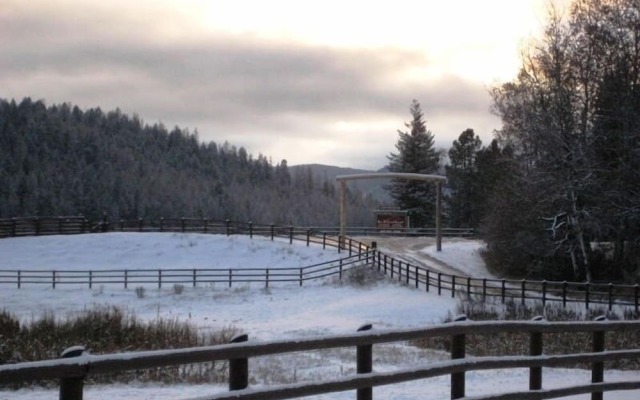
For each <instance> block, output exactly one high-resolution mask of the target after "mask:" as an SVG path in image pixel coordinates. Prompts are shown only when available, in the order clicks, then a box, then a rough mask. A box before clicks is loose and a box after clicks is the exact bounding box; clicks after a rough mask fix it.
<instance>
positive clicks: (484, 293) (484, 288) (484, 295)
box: [482, 278, 487, 301]
mask: <svg viewBox="0 0 640 400" xmlns="http://www.w3.org/2000/svg"><path fill="white" fill-rule="evenodd" d="M486 300H487V278H482V301H486Z"/></svg>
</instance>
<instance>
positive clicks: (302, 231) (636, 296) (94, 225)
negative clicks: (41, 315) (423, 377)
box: [0, 217, 640, 313]
mask: <svg viewBox="0 0 640 400" xmlns="http://www.w3.org/2000/svg"><path fill="white" fill-rule="evenodd" d="M14 224H16V225H15V226H21V227H22V228H20V229H18V230H17V231H16V230H14V228H13V226H14ZM16 229H17V228H16ZM357 229H364V230H363V231H361V233H362V232H365V231H366V230H367V229H369V228H357ZM112 231H119V232H185V233H187V232H192V233H196V232H198V233H212V234H224V235H238V234H243V235H249V236H250V237H253V236H254V235H255V236H264V237H269V238H271V239H272V240H274V239H275V238H276V237H277V238H285V239H287V240H288V241H289V243H293V241H294V240H296V241H305V242H306V244H307V245H310V244H312V243H313V244H320V245H322V246H323V248H327V247H332V248H336V249H337V250H338V253H342V252H344V253H345V256H344V257H352V256H353V255H354V254H357V255H359V257H362V255H363V254H365V253H366V254H367V259H366V262H367V263H371V265H373V266H374V268H377V269H378V270H379V271H382V272H384V273H385V274H386V275H388V276H389V277H390V278H392V279H397V280H399V281H402V282H403V283H405V284H406V285H409V286H413V287H415V288H423V289H425V290H426V291H435V292H437V293H438V294H439V295H447V294H450V295H451V296H452V297H455V295H456V294H464V295H467V296H472V297H475V298H478V299H481V300H482V301H484V300H486V299H487V298H499V299H500V301H501V302H502V303H506V302H507V301H516V302H521V303H523V304H524V303H526V302H527V301H538V302H541V303H542V304H547V303H549V302H555V303H561V304H562V305H563V306H565V307H566V306H567V304H571V303H573V304H576V303H581V304H584V306H585V308H587V309H589V308H590V307H591V306H592V305H606V306H607V307H608V308H609V309H612V308H613V306H614V305H623V306H631V307H633V308H634V309H635V312H636V313H638V312H640V285H638V284H636V285H620V284H613V283H598V282H567V281H562V282H558V281H530V280H510V279H487V278H474V277H469V276H460V275H452V274H445V273H441V272H438V271H434V270H431V269H429V268H426V267H424V266H419V265H414V264H410V263H407V262H404V261H402V260H398V259H395V258H393V257H391V256H388V255H385V254H383V253H381V252H379V251H377V250H376V248H375V244H372V245H371V246H370V245H368V244H365V243H363V242H360V241H358V240H355V239H352V238H345V241H344V243H343V244H342V245H341V243H340V240H339V237H338V236H336V234H337V232H338V228H332V227H320V228H317V227H306V228H300V227H293V226H279V225H274V224H270V225H267V224H256V223H252V222H238V221H230V220H225V221H216V220H210V219H207V218H160V219H157V220H143V219H137V220H119V221H116V222H111V221H109V220H108V219H107V218H104V219H103V220H102V221H99V222H90V221H87V220H86V219H84V217H35V218H11V219H4V220H0V237H6V236H11V234H13V233H15V235H14V236H27V235H37V234H40V235H45V234H58V233H63V234H65V233H67V234H70V233H87V232H112ZM368 232H373V231H368ZM7 233H9V235H8V234H7ZM390 234H391V233H390ZM369 258H370V259H369ZM336 262H337V260H336ZM275 270H276V269H275V268H271V269H269V270H268V272H267V269H266V268H265V269H262V272H258V271H253V273H250V272H247V274H253V275H256V276H251V277H245V279H251V281H255V282H263V283H265V284H267V282H274V280H273V279H271V278H272V277H273V276H272V273H276V272H275ZM131 271H134V270H129V271H128V272H125V270H120V272H119V274H120V275H121V276H122V275H123V274H129V273H131V274H135V273H134V272H131ZM150 271H152V272H150V274H158V275H163V274H165V273H164V272H159V271H158V270H157V269H156V270H150ZM164 271H167V272H166V274H168V275H172V274H174V273H172V272H168V271H169V270H164ZM198 271H201V270H196V276H198V275H199V272H198ZM202 271H203V272H202V274H203V275H202V277H203V279H204V278H211V279H214V278H215V281H216V282H217V281H220V282H222V281H223V280H224V279H223V278H222V277H220V276H217V275H219V274H223V275H225V276H226V275H229V274H231V275H232V279H233V276H234V275H238V280H233V282H236V281H238V282H239V279H241V277H240V275H241V273H240V272H239V270H238V272H237V273H236V271H235V270H232V271H231V272H229V270H228V269H227V270H221V271H223V272H220V273H218V272H215V273H214V272H209V273H210V274H211V275H214V274H215V275H216V277H213V276H210V277H207V276H206V275H207V274H208V272H205V271H206V270H202ZM282 273H285V274H286V273H287V272H282ZM288 273H290V274H294V272H291V271H290V272H288ZM29 274H31V272H29V271H26V270H21V271H18V270H13V271H7V270H5V271H0V284H2V283H5V284H12V285H16V286H18V287H20V286H21V285H22V284H25V283H27V282H28V283H37V282H40V281H41V283H46V284H50V285H52V286H54V287H55V286H56V285H57V283H56V280H57V282H63V281H62V279H63V278H66V276H65V274H66V272H64V271H45V272H40V273H38V274H43V276H39V275H37V274H36V273H33V275H31V276H29ZM84 274H85V279H84V280H82V279H81V278H71V279H74V280H76V281H79V283H81V284H86V285H93V284H94V283H96V281H94V280H93V276H90V275H91V274H96V277H98V275H100V273H99V272H97V271H93V272H92V271H85V272H84ZM139 274H143V273H142V272H140V273H139ZM175 274H180V275H181V276H180V277H177V276H175V277H171V276H166V278H167V279H169V278H176V280H179V279H183V280H185V281H186V280H188V278H187V276H186V275H188V274H189V273H187V272H179V273H177V272H176V273H175ZM182 274H185V275H184V276H182ZM303 274H304V271H303ZM191 275H193V270H191ZM257 275H260V276H257ZM298 275H299V271H298ZM310 276H311V273H309V274H305V275H304V276H303V279H302V280H303V281H304V280H306V279H305V278H307V279H312V278H309V277H310ZM25 278H27V279H28V280H24V279H25ZM148 278H149V279H147V280H146V281H148V282H147V283H158V284H159V285H163V284H165V283H181V282H172V281H170V280H165V276H161V277H160V278H157V277H155V275H154V277H153V278H151V277H148ZM191 278H192V276H191ZM105 279H106V278H105ZM115 279H116V280H117V282H116V283H120V284H123V285H125V284H126V285H128V284H129V282H130V281H128V278H124V277H121V278H115ZM286 279H293V277H292V276H289V277H287V278H286ZM228 280H229V279H228V276H227V282H228ZM298 280H300V277H299V276H298ZM125 282H127V283H125ZM76 283H78V282H76ZM61 284H64V283H61Z"/></svg>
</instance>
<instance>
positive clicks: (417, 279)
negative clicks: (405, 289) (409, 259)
mask: <svg viewBox="0 0 640 400" xmlns="http://www.w3.org/2000/svg"><path fill="white" fill-rule="evenodd" d="M418 274H419V269H418V266H417V265H416V289H418V287H419V286H420V285H419V283H420V275H418Z"/></svg>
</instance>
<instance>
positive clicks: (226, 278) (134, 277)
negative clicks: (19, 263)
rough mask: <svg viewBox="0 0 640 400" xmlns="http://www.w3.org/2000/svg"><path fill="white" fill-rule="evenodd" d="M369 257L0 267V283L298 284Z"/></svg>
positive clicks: (364, 254) (339, 271)
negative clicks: (233, 264) (281, 263)
mask: <svg viewBox="0 0 640 400" xmlns="http://www.w3.org/2000/svg"><path fill="white" fill-rule="evenodd" d="M371 260H373V253H372V252H362V251H360V252H358V254H355V255H352V256H348V257H343V258H340V259H336V260H333V261H328V262H324V263H319V264H314V265H309V266H306V267H291V268H230V269H220V268H216V269H209V268H194V269H166V268H165V269H112V270H95V271H77V270H74V271H66V270H55V271H36V270H0V284H5V285H11V286H14V287H16V288H18V289H21V288H23V287H25V286H28V285H48V286H50V287H51V288H53V289H56V288H58V287H62V286H71V285H82V286H86V287H88V288H89V289H92V288H93V287H94V286H97V285H100V286H105V285H118V286H120V287H123V288H124V289H128V288H131V287H134V286H135V287H138V286H145V285H154V286H157V287H158V289H162V287H163V286H166V285H170V284H173V285H182V286H192V287H197V286H198V285H203V284H205V285H215V284H222V285H228V286H229V287H232V286H233V285H234V284H236V285H237V284H239V283H242V284H251V283H258V284H260V285H262V286H264V287H266V288H268V287H269V286H270V285H273V284H277V283H283V282H289V283H291V282H293V283H297V284H299V285H300V286H302V285H303V283H304V282H306V281H310V280H315V279H320V278H325V277H329V276H337V277H338V278H342V275H343V273H345V272H346V271H347V270H348V269H350V268H353V267H354V266H357V265H362V264H363V263H364V264H367V263H369V262H370V261H371Z"/></svg>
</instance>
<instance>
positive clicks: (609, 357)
mask: <svg viewBox="0 0 640 400" xmlns="http://www.w3.org/2000/svg"><path fill="white" fill-rule="evenodd" d="M623 331H632V332H637V334H640V321H607V320H606V319H605V318H603V317H600V318H598V319H596V320H595V321H591V322H547V321H544V320H542V319H541V318H540V317H538V318H536V319H534V320H533V321H484V322H472V321H466V318H465V317H459V318H458V319H456V321H454V322H452V323H447V324H442V325H437V326H429V327H424V328H412V329H403V330H381V331H377V330H372V329H371V325H364V326H362V327H361V328H360V329H359V330H358V332H356V333H354V334H349V335H333V336H324V337H314V338H300V339H295V340H283V341H270V342H256V343H252V342H250V341H248V336H247V335H239V336H236V337H235V338H234V340H232V343H231V344H227V345H218V346H208V347H196V348H187V349H171V350H157V351H143V352H128V353H118V354H105V355H91V354H83V351H84V350H83V348H82V347H81V346H75V347H73V348H70V349H67V351H65V352H64V353H63V358H61V359H55V360H46V361H36V362H27V363H20V364H12V365H0V384H15V383H19V382H25V381H31V380H59V390H60V397H59V398H60V399H61V400H80V399H82V396H83V391H84V381H85V379H86V378H90V377H91V376H95V375H101V374H107V373H113V372H123V371H132V370H142V369H151V368H161V367H166V366H176V365H185V364H193V363H203V362H213V361H221V360H228V361H229V364H228V365H229V390H230V391H229V392H222V393H217V394H212V395H210V396H205V397H199V399H210V400H222V399H244V400H248V399H253V400H257V399H290V398H296V397H304V396H311V395H317V394H324V393H333V392H341V391H349V390H354V391H356V396H355V397H356V398H357V399H358V400H369V399H372V398H373V388H374V387H376V386H381V385H390V384H396V383H401V382H408V381H415V380H422V379H428V378H433V377H438V376H443V375H450V379H451V399H474V400H503V399H515V398H517V399H553V398H559V397H565V396H570V395H578V394H584V393H591V399H592V400H599V399H602V394H603V392H608V391H618V390H637V389H640V376H638V377H636V379H631V380H625V381H616V382H605V381H604V370H605V368H604V366H605V362H608V361H620V360H638V359H640V349H637V348H623V349H616V350H606V349H605V335H606V334H617V333H620V332H623ZM503 332H512V333H520V334H525V335H528V336H529V341H530V346H529V348H530V351H529V354H528V355H505V356H489V357H467V356H466V337H467V336H468V335H474V334H483V335H487V334H498V333H503ZM578 332H586V333H587V334H590V335H591V342H592V344H591V348H589V349H583V350H584V352H580V353H568V354H553V355H545V354H544V353H543V349H544V338H545V334H553V333H566V334H576V333H578ZM437 337H444V338H447V339H448V341H449V342H450V343H451V346H450V353H451V360H448V361H429V362H423V363H420V364H419V365H416V366H413V367H410V368H401V369H397V370H394V371H387V372H372V371H373V351H374V345H376V344H380V343H392V342H405V341H414V340H419V339H424V338H437ZM345 347H355V348H356V350H357V351H356V357H355V359H354V364H355V365H356V371H357V374H353V375H349V376H341V377H335V378H327V379H324V380H323V381H321V382H305V383H296V384H288V385H277V386H268V387H264V388H255V389H253V388H249V387H248V382H249V380H250V376H249V368H248V366H249V363H250V361H251V359H252V358H255V357H260V356H268V355H275V354H285V353H292V352H308V351H314V350H321V349H332V348H345ZM576 364H587V365H590V366H591V382H585V383H584V384H579V385H573V386H565V387H561V388H544V387H543V379H542V369H543V368H549V367H562V366H575V365H576ZM508 368H528V369H529V390H526V391H525V390H523V391H516V392H509V393H494V394H490V395H482V396H474V397H465V396H466V381H465V373H466V372H469V371H478V370H498V369H508ZM424 387H425V392H426V391H428V388H429V382H428V381H425V382H424ZM498 390H499V389H498Z"/></svg>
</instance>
